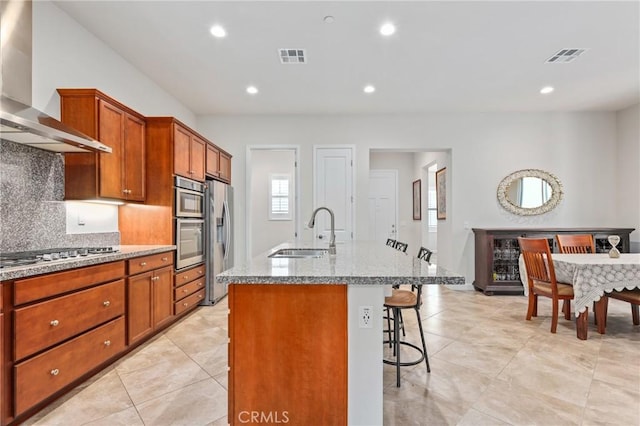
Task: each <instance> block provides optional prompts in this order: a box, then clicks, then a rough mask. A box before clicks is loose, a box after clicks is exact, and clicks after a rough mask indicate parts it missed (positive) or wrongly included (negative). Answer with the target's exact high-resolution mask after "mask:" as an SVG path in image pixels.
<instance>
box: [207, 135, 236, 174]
mask: <svg viewBox="0 0 640 426" xmlns="http://www.w3.org/2000/svg"><path fill="white" fill-rule="evenodd" d="M207 175H208V176H211V177H213V178H214V179H217V180H221V181H224V182H227V183H231V155H229V154H227V153H226V152H224V151H223V150H221V149H220V148H218V147H217V146H215V145H213V144H211V143H210V144H207Z"/></svg>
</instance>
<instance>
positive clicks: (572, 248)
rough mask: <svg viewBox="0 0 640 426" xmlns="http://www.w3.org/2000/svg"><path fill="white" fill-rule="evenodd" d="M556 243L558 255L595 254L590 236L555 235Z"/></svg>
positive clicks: (591, 236)
mask: <svg viewBox="0 0 640 426" xmlns="http://www.w3.org/2000/svg"><path fill="white" fill-rule="evenodd" d="M556 242H557V243H558V250H559V251H560V253H569V254H571V253H595V252H596V247H595V245H594V242H593V235H591V234H574V235H572V234H557V235H556Z"/></svg>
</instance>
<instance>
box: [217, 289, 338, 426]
mask: <svg viewBox="0 0 640 426" xmlns="http://www.w3.org/2000/svg"><path fill="white" fill-rule="evenodd" d="M228 297H229V367H230V369H229V388H228V389H229V393H228V395H229V409H228V417H227V419H228V422H229V423H230V424H231V425H239V424H244V423H248V421H247V420H250V418H249V419H248V418H247V416H251V413H255V412H257V413H263V414H264V415H267V416H270V418H271V419H272V421H273V422H275V419H279V420H280V422H282V423H289V422H290V424H295V425H346V424H347V329H348V327H347V286H346V285H333V284H330V285H323V284H319V285H280V284H247V285H243V284H231V285H230V286H229V296H228ZM267 318H268V320H265V319H267ZM285 420H286V421H285Z"/></svg>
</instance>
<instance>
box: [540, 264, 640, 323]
mask: <svg viewBox="0 0 640 426" xmlns="http://www.w3.org/2000/svg"><path fill="white" fill-rule="evenodd" d="M552 258H553V266H554V268H555V271H556V279H557V280H558V281H565V280H566V279H570V281H565V282H570V283H571V284H573V294H574V298H575V300H574V303H575V313H576V316H578V315H579V314H580V313H581V312H584V311H585V310H586V309H587V308H588V307H590V306H591V304H592V303H593V302H597V301H598V300H600V298H601V297H602V296H603V295H604V294H605V292H606V293H611V292H612V291H613V290H623V289H625V288H626V289H628V290H631V289H634V288H640V253H622V254H621V255H620V257H619V258H610V257H609V255H608V254H607V253H596V254H553V255H552Z"/></svg>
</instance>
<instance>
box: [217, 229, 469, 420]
mask: <svg viewBox="0 0 640 426" xmlns="http://www.w3.org/2000/svg"><path fill="white" fill-rule="evenodd" d="M290 248H312V246H311V245H309V244H305V243H301V242H291V243H286V244H283V245H280V246H277V247H275V248H273V249H272V250H270V251H269V252H266V253H263V254H261V255H259V256H256V257H255V258H253V259H251V260H250V261H248V262H246V263H245V264H243V265H239V266H237V267H235V268H232V269H230V270H228V271H225V272H223V273H222V274H219V275H218V277H217V279H218V281H219V282H226V283H227V284H229V337H230V343H229V367H230V370H229V411H228V421H229V423H230V424H232V425H233V424H243V423H247V422H254V423H255V422H261V423H291V424H331V425H339V424H345V425H346V424H349V425H372V424H382V419H383V416H382V407H383V404H382V387H383V384H382V349H383V348H382V346H383V345H382V340H383V333H382V322H383V321H382V309H383V302H384V297H385V292H387V291H389V289H390V286H391V285H407V284H409V285H410V284H426V285H430V284H435V285H437V284H454V285H455V284H464V283H465V280H464V277H463V276H461V275H459V274H456V273H453V272H451V271H447V270H445V269H443V268H441V267H438V266H437V265H430V264H428V263H426V262H424V261H420V260H418V259H416V258H415V257H413V256H411V255H407V254H405V253H402V252H399V251H397V250H394V249H392V248H390V247H387V246H385V245H383V244H381V243H376V242H364V241H356V242H348V243H344V244H340V243H339V244H338V246H337V255H336V256H330V255H329V254H328V253H325V254H324V255H322V256H321V257H310V258H287V257H281V258H278V257H268V256H269V255H270V254H273V253H275V252H277V251H278V250H281V249H290ZM363 308H370V312H371V313H372V315H371V320H370V321H366V322H365V324H360V321H359V320H360V318H359V312H360V311H361V310H362V309H363Z"/></svg>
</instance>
